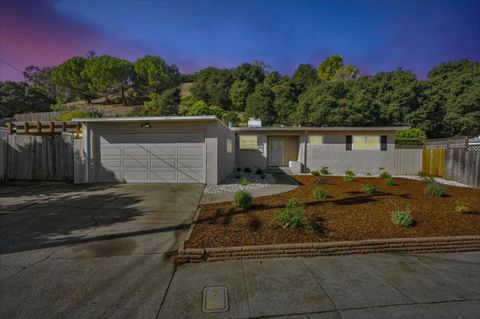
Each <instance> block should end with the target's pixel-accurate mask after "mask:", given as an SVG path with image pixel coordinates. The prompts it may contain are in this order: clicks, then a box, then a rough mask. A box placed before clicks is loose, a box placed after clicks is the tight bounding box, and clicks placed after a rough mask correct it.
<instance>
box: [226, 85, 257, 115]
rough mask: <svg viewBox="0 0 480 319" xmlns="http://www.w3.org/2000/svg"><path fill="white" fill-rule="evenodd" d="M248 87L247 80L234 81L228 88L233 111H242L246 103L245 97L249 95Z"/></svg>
mask: <svg viewBox="0 0 480 319" xmlns="http://www.w3.org/2000/svg"><path fill="white" fill-rule="evenodd" d="M251 93H252V92H251V89H250V86H249V85H248V81H247V80H236V81H235V82H233V84H232V87H231V88H230V93H229V95H230V100H231V101H232V106H233V109H234V110H236V111H244V110H245V106H246V103H247V97H248V96H249V95H250V94H251Z"/></svg>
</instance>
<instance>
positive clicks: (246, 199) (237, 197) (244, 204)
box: [233, 191, 252, 209]
mask: <svg viewBox="0 0 480 319" xmlns="http://www.w3.org/2000/svg"><path fill="white" fill-rule="evenodd" d="M250 205H252V195H250V193H249V192H246V191H238V192H235V193H234V194H233V206H234V207H235V208H240V209H246V208H248V207H250Z"/></svg>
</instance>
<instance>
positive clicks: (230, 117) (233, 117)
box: [222, 111, 240, 126]
mask: <svg viewBox="0 0 480 319" xmlns="http://www.w3.org/2000/svg"><path fill="white" fill-rule="evenodd" d="M222 122H223V123H225V125H230V124H231V125H232V126H238V124H239V123H240V117H239V116H238V114H237V112H234V111H230V112H226V113H225V114H224V115H223V117H222Z"/></svg>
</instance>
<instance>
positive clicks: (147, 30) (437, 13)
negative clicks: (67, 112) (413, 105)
mask: <svg viewBox="0 0 480 319" xmlns="http://www.w3.org/2000/svg"><path fill="white" fill-rule="evenodd" d="M0 1H1V8H0V41H1V42H0V59H1V62H0V80H2V81H5V80H22V75H21V72H20V71H22V70H23V69H24V68H25V66H28V65H31V64H33V65H37V66H48V65H57V64H60V63H61V62H63V61H64V60H66V59H68V58H70V57H72V56H85V54H86V53H87V51H89V50H94V51H95V52H96V53H97V54H99V55H100V54H110V55H115V56H118V57H122V58H126V59H128V60H130V61H134V60H135V59H136V58H138V57H141V56H143V55H146V54H152V55H159V56H161V57H163V58H164V59H165V60H166V61H167V62H168V63H173V64H176V65H178V67H179V68H180V70H181V71H182V72H183V73H190V72H194V71H197V70H199V69H201V68H204V67H206V66H216V67H225V68H228V67H233V66H236V65H239V64H240V63H242V62H251V61H256V60H261V61H264V62H265V63H267V64H269V65H270V66H271V68H272V69H273V70H279V71H280V72H282V73H284V74H291V73H292V71H293V70H294V69H295V68H296V66H297V65H298V64H300V63H311V64H314V65H317V64H318V63H319V62H320V61H322V60H323V59H324V58H325V57H327V56H329V55H332V54H335V53H338V54H340V55H342V56H343V57H344V59H345V62H346V63H353V64H355V65H357V66H358V67H359V68H360V70H361V72H362V73H363V74H373V73H376V72H378V71H390V70H394V69H396V68H397V67H402V68H403V69H408V70H413V71H414V72H415V73H416V74H417V75H418V76H419V78H421V79H424V78H425V77H426V74H427V72H428V71H429V70H430V69H431V68H432V67H433V66H435V65H437V64H439V63H441V62H446V61H449V60H454V59H462V58H469V59H472V60H477V61H478V60H480V0H469V1H461V0H460V1H414V0H411V1H267V0H265V1H253V0H252V1H228V0H225V1H200V0H199V1H142V0H139V1H133V0H131V1H128V0H121V1H120V0H118V1H108V0H102V1H94V0H63V1H62V0H59V1H55V0H35V1H30V0H0Z"/></svg>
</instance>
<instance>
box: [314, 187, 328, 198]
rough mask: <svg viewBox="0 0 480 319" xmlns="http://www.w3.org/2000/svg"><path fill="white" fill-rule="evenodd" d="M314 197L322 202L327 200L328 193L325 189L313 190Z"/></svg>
mask: <svg viewBox="0 0 480 319" xmlns="http://www.w3.org/2000/svg"><path fill="white" fill-rule="evenodd" d="M313 196H314V197H316V198H318V199H320V200H324V199H325V198H327V191H326V190H324V189H323V188H320V187H317V188H315V189H314V190H313Z"/></svg>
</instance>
